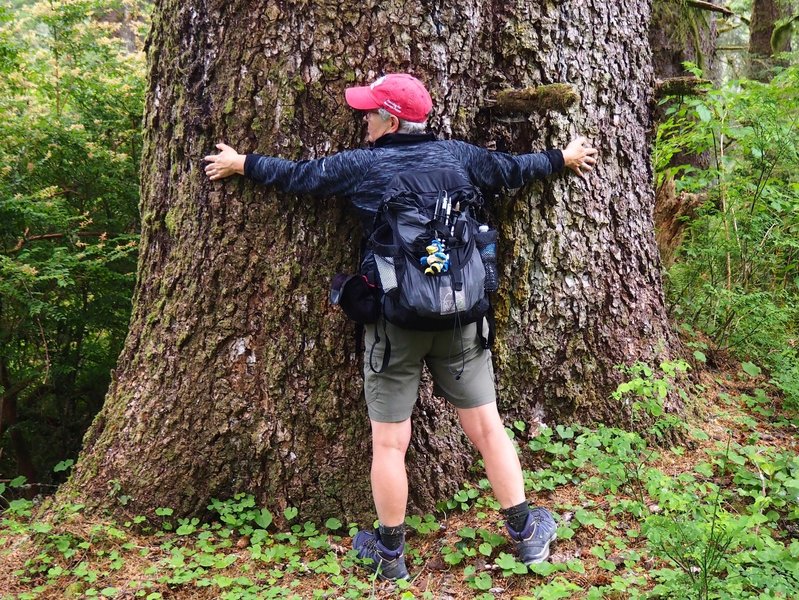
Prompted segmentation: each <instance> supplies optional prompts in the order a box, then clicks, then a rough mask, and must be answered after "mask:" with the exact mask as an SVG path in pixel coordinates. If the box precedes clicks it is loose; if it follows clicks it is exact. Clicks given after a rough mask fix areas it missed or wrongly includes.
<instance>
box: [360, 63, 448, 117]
mask: <svg viewBox="0 0 799 600" xmlns="http://www.w3.org/2000/svg"><path fill="white" fill-rule="evenodd" d="M344 97H345V98H346V99H347V104H349V105H350V106H351V107H352V108H354V109H356V110H376V109H378V108H385V109H386V110H387V111H388V112H390V113H391V114H392V115H394V116H395V117H398V118H400V119H404V120H406V121H411V122H413V123H421V122H422V121H424V120H425V119H427V115H428V113H429V112H430V110H431V109H432V108H433V100H432V99H431V98H430V94H429V93H428V92H427V89H426V88H425V87H424V84H423V83H422V82H421V81H419V80H418V79H416V77H413V76H412V75H408V74H407V73H392V74H390V75H384V76H383V77H381V78H380V79H377V80H376V81H375V82H374V83H372V84H371V85H366V86H360V87H351V88H347V90H346V91H345V92H344Z"/></svg>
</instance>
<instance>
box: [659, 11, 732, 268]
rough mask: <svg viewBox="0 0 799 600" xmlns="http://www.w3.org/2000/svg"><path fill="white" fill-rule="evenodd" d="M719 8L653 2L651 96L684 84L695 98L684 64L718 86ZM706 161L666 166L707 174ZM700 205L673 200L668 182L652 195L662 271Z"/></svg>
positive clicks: (684, 157)
mask: <svg viewBox="0 0 799 600" xmlns="http://www.w3.org/2000/svg"><path fill="white" fill-rule="evenodd" d="M718 4H720V3H719V2H718V1H716V2H708V3H707V5H701V7H698V6H696V5H690V4H689V3H687V2H685V1H684V0H653V2H652V19H651V22H650V25H649V43H650V45H651V46H652V66H653V69H654V74H655V80H656V81H657V82H658V83H659V85H658V86H657V87H656V90H657V89H669V88H672V87H675V85H676V84H679V83H684V85H683V86H682V87H683V89H684V90H685V95H689V94H693V93H696V88H695V87H694V86H692V85H691V83H692V82H691V81H690V80H686V79H685V78H690V77H693V76H692V75H691V73H690V72H689V71H687V70H686V69H685V66H684V64H683V63H685V62H691V63H693V64H695V65H697V66H698V67H699V68H700V69H702V73H703V76H704V78H705V79H709V80H713V81H716V80H718V77H719V73H718V68H717V64H716V40H717V38H718V31H717V29H716V15H717V14H719V13H717V12H715V10H723V9H718V8H714V7H716V6H717V5H718ZM722 14H723V13H722ZM694 81H695V80H694ZM658 99H659V98H658ZM667 106H669V105H668V104H667V105H665V106H664V105H660V104H658V106H657V108H656V110H655V120H656V121H657V122H660V121H662V120H664V118H665V109H666V107H667ZM710 160H711V157H710V153H709V152H703V153H702V154H683V153H679V154H677V155H675V156H674V157H673V158H672V161H671V166H677V165H693V166H695V167H697V168H700V169H706V168H707V167H708V166H709V165H710ZM701 202H702V198H701V197H698V196H697V195H695V194H686V193H680V194H677V193H676V189H675V182H674V179H673V178H672V177H666V178H665V179H664V180H663V181H662V183H661V185H660V186H658V188H657V191H656V194H655V213H654V215H655V230H656V240H657V244H658V249H659V250H660V255H661V258H662V260H663V263H664V265H666V266H670V265H671V263H672V262H673V261H674V256H675V252H676V250H677V248H678V247H679V245H680V243H681V242H682V239H683V235H684V233H685V229H686V228H687V227H688V224H689V220H688V219H686V217H690V216H691V215H692V214H693V212H694V210H695V209H696V208H697V207H698V206H699V205H700V204H701Z"/></svg>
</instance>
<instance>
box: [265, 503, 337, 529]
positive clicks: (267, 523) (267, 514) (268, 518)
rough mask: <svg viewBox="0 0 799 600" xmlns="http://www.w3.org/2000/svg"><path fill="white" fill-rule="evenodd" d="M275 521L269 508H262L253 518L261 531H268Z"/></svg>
mask: <svg viewBox="0 0 799 600" xmlns="http://www.w3.org/2000/svg"><path fill="white" fill-rule="evenodd" d="M273 520H274V517H273V516H272V513H271V512H270V511H269V509H267V508H262V509H261V510H260V511H258V512H257V513H255V517H254V518H253V521H255V523H256V525H258V527H260V528H261V529H267V528H268V527H269V526H270V525H271V524H272V521H273ZM339 526H340V524H339Z"/></svg>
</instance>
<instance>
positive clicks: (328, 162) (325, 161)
mask: <svg viewBox="0 0 799 600" xmlns="http://www.w3.org/2000/svg"><path fill="white" fill-rule="evenodd" d="M373 160H374V154H373V153H372V152H370V151H369V150H350V151H346V152H339V153H338V154H333V155H331V156H328V157H325V158H317V159H314V160H301V161H293V160H286V159H283V158H276V157H273V156H263V155H261V154H248V155H247V158H246V159H245V161H244V175H245V176H247V177H249V178H250V179H253V180H254V181H257V182H259V183H263V184H264V185H269V186H274V187H276V188H278V189H280V190H281V191H284V192H287V193H290V194H297V195H306V194H307V195H311V196H317V197H322V196H336V195H341V196H349V195H352V194H354V193H355V192H356V191H357V189H358V186H359V185H360V183H361V181H363V178H364V175H365V174H366V172H367V171H368V170H369V167H370V166H371V165H372V161H373Z"/></svg>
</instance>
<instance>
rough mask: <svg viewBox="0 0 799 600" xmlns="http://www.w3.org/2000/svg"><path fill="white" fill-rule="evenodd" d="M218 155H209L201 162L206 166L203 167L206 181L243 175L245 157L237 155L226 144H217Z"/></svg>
mask: <svg viewBox="0 0 799 600" xmlns="http://www.w3.org/2000/svg"><path fill="white" fill-rule="evenodd" d="M216 148H217V150H219V151H220V152H219V154H209V155H208V156H206V157H205V158H204V159H203V160H205V161H206V162H207V163H208V164H207V165H206V166H205V174H206V175H208V179H210V180H211V181H216V180H217V179H224V178H225V177H230V176H231V175H236V174H238V175H244V159H245V158H246V155H244V154H239V153H238V152H236V151H235V150H234V149H233V148H231V147H230V146H228V145H227V144H217V145H216Z"/></svg>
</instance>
